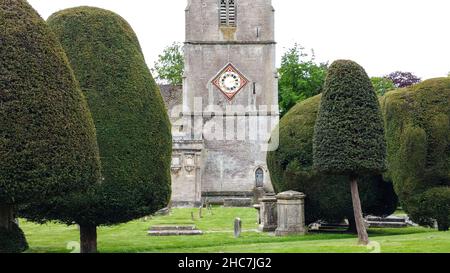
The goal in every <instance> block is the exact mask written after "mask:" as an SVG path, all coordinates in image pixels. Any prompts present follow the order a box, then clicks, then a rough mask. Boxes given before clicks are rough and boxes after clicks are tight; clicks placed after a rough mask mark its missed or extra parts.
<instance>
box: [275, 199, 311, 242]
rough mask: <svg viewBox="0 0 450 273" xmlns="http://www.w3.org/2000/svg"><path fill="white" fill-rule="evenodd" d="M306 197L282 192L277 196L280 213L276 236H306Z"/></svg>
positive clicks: (278, 211)
mask: <svg viewBox="0 0 450 273" xmlns="http://www.w3.org/2000/svg"><path fill="white" fill-rule="evenodd" d="M305 197H306V195H304V194H303V193H300V192H296V191H287V192H282V193H280V194H278V195H277V196H276V198H277V213H278V227H277V229H276V231H275V235H276V236H286V235H304V234H306V227H305Z"/></svg>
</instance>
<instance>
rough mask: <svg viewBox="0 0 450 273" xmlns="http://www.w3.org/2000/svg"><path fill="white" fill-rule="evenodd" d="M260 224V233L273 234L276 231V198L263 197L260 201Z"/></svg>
mask: <svg viewBox="0 0 450 273" xmlns="http://www.w3.org/2000/svg"><path fill="white" fill-rule="evenodd" d="M260 215H261V224H260V225H259V230H260V231H262V232H273V231H275V230H276V229H277V225H278V223H277V219H278V217H277V215H278V212H277V198H276V197H275V196H265V197H264V198H262V199H261V214H260Z"/></svg>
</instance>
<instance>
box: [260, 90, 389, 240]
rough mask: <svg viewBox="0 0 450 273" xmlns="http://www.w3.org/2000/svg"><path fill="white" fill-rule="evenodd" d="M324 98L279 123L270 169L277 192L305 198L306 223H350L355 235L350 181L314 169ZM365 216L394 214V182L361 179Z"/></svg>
mask: <svg viewBox="0 0 450 273" xmlns="http://www.w3.org/2000/svg"><path fill="white" fill-rule="evenodd" d="M321 98H322V95H317V96H315V97H312V98H309V99H307V100H304V101H302V102H300V103H298V104H297V105H295V106H294V107H293V108H292V109H291V110H289V112H288V113H287V114H286V115H285V116H284V117H283V118H282V119H281V120H280V124H279V128H277V129H276V130H275V131H274V135H273V137H274V138H275V137H277V136H279V146H278V149H277V150H276V151H273V152H269V154H268V156H267V165H268V167H269V170H270V175H271V181H272V184H273V186H274V188H275V190H276V192H283V191H287V190H296V191H300V192H304V193H305V194H306V202H305V206H306V209H305V214H306V223H307V224H311V223H314V222H317V221H319V220H320V221H326V222H328V223H340V222H342V221H343V220H345V219H349V222H350V224H351V225H350V229H351V231H354V232H356V227H355V224H354V219H353V218H354V216H353V215H354V213H353V205H352V198H351V194H350V188H349V187H348V177H347V176H344V175H333V174H322V173H319V172H317V171H316V170H314V168H313V135H314V126H315V124H316V120H317V113H318V111H319V106H320V102H321ZM359 186H360V195H361V201H362V205H363V211H364V213H365V214H366V215H377V216H388V215H391V214H392V213H394V212H395V210H396V209H397V205H398V198H397V196H396V194H395V192H394V188H393V185H392V182H388V181H384V180H383V177H382V174H381V173H378V174H371V175H365V176H363V177H362V179H361V180H360V183H359Z"/></svg>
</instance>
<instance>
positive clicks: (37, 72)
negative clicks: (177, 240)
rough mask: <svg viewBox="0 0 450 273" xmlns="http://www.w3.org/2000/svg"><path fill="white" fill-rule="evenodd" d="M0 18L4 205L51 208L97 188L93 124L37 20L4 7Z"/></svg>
mask: <svg viewBox="0 0 450 273" xmlns="http://www.w3.org/2000/svg"><path fill="white" fill-rule="evenodd" d="M0 18H1V21H0V58H1V60H0V204H2V203H4V204H16V205H18V204H25V203H30V202H40V201H46V202H49V203H50V204H52V203H54V202H56V201H57V199H58V198H62V197H66V196H67V195H69V194H72V193H78V192H83V191H85V190H87V189H88V188H89V187H91V186H92V185H93V184H96V183H98V182H99V180H100V163H99V154H98V146H97V142H96V137H95V128H94V123H93V120H92V117H91V114H90V112H89V110H88V106H87V103H86V100H85V98H84V96H83V94H82V92H81V90H80V89H79V87H78V84H77V82H76V80H75V78H74V75H73V72H72V70H71V69H70V67H69V64H68V61H67V57H66V55H65V53H64V51H63V49H62V48H61V45H60V44H59V42H58V41H57V39H56V38H55V36H54V34H53V33H51V31H50V29H49V28H48V26H47V24H46V23H45V21H44V20H43V19H42V18H40V16H39V15H38V14H37V12H36V11H35V10H33V8H32V7H31V6H30V5H29V4H28V3H27V1H22V0H17V1H1V2H0ZM37 210H41V209H40V208H39V207H38V208H37ZM39 213H42V214H45V211H42V210H41V211H40V212H39Z"/></svg>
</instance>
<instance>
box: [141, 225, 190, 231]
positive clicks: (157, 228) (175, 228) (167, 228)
mask: <svg viewBox="0 0 450 273" xmlns="http://www.w3.org/2000/svg"><path fill="white" fill-rule="evenodd" d="M191 230H197V227H196V226H192V225H189V226H153V227H150V231H191Z"/></svg>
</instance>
